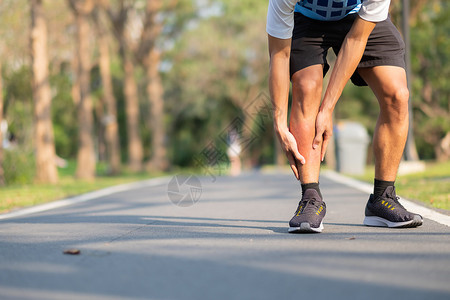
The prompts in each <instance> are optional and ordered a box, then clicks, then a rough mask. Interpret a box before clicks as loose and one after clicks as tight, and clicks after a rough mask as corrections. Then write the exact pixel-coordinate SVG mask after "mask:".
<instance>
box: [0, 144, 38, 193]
mask: <svg viewBox="0 0 450 300" xmlns="http://www.w3.org/2000/svg"><path fill="white" fill-rule="evenodd" d="M3 151H4V152H3V153H4V158H3V169H4V173H5V182H6V184H8V185H11V184H28V183H32V182H33V179H34V175H35V171H36V165H35V158H34V155H33V152H32V151H26V150H21V149H18V148H15V149H8V150H7V149H4V150H3Z"/></svg>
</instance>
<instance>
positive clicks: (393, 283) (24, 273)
mask: <svg viewBox="0 0 450 300" xmlns="http://www.w3.org/2000/svg"><path fill="white" fill-rule="evenodd" d="M194 179H195V178H194V177H193V178H191V180H190V181H188V183H190V185H191V186H187V184H185V185H183V186H181V187H180V189H179V190H178V193H177V190H176V187H175V188H174V183H176V182H174V181H172V182H171V184H168V182H169V180H170V178H169V179H167V180H166V181H164V182H162V183H161V184H159V185H156V186H155V185H153V186H140V187H136V188H134V189H131V190H126V191H122V192H117V193H113V194H110V195H106V196H103V197H100V198H97V199H94V200H91V201H87V202H82V203H76V204H73V205H70V206H66V207H61V208H57V209H53V210H49V211H46V212H41V213H36V214H31V215H27V216H22V217H15V218H10V219H6V220H1V221H0V299H396V300H398V299H408V300H412V299H427V300H429V299H450V228H449V227H447V226H445V225H442V224H439V223H437V222H435V221H432V220H429V219H425V222H424V225H423V226H421V227H418V228H410V229H388V228H372V227H365V226H363V225H362V221H363V218H364V215H363V214H364V206H365V202H366V200H367V198H368V195H367V194H365V193H363V192H360V191H358V190H356V189H353V188H350V187H348V186H345V185H343V184H341V183H337V182H335V181H332V180H331V179H328V178H326V177H323V178H321V187H322V193H323V195H324V199H325V201H326V203H327V215H326V218H325V220H324V226H325V229H324V232H323V233H321V234H288V232H287V229H288V228H287V225H288V221H289V219H290V218H291V216H292V215H293V213H294V211H295V209H296V206H297V203H298V201H299V198H300V187H299V184H298V182H297V181H296V180H295V179H294V178H293V176H292V175H291V174H287V173H285V174H284V173H274V174H261V173H251V174H245V175H242V176H240V177H237V178H231V177H218V178H216V180H214V178H212V177H201V178H199V181H198V182H197V181H195V180H194ZM179 183H181V181H180V182H179ZM183 195H186V196H187V197H186V198H185V200H193V201H194V202H195V201H198V202H196V203H195V204H194V205H192V206H189V207H181V206H177V205H175V204H173V203H172V201H175V202H177V201H178V200H180V197H181V196H183ZM171 199H172V201H171ZM182 204H192V203H189V202H182ZM67 249H78V250H80V254H78V255H69V254H63V251H64V250H67Z"/></svg>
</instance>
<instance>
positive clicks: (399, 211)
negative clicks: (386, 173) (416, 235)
mask: <svg viewBox="0 0 450 300" xmlns="http://www.w3.org/2000/svg"><path fill="white" fill-rule="evenodd" d="M398 199H399V198H398V197H397V195H396V193H395V187H393V186H389V187H387V188H386V190H385V191H384V193H383V194H382V195H381V196H380V197H378V198H376V199H375V197H374V196H373V194H372V195H370V198H369V201H367V205H366V211H365V215H366V217H365V218H364V225H367V226H379V227H417V226H420V225H422V223H423V219H422V216H420V215H418V214H413V213H410V212H409V211H407V210H406V209H405V208H404V207H403V205H401V204H400V202H398Z"/></svg>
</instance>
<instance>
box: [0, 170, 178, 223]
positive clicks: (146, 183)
mask: <svg viewBox="0 0 450 300" xmlns="http://www.w3.org/2000/svg"><path fill="white" fill-rule="evenodd" d="M169 179H170V177H167V176H166V177H159V178H152V179H147V180H143V181H137V182H131V183H125V184H121V185H116V186H112V187H107V188H104V189H101V190H97V191H93V192H89V193H86V194H82V195H78V196H74V197H69V198H66V199H62V200H56V201H53V202H49V203H45V204H40V205H36V206H32V207H29V208H23V209H19V210H16V211H13V212H8V213H5V214H0V220H6V219H11V218H16V217H22V216H26V215H31V214H35V213H39V212H44V211H47V210H51V209H55V208H60V207H65V206H69V205H72V204H76V203H81V202H87V201H91V200H94V199H98V198H100V197H104V196H109V195H111V194H115V193H120V192H125V191H129V190H132V189H136V188H143V187H154V186H159V185H163V184H167V183H168V182H169Z"/></svg>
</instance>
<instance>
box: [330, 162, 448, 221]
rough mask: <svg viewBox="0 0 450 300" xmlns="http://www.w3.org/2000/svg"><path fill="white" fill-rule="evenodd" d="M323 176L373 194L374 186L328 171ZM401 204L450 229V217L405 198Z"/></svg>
mask: <svg viewBox="0 0 450 300" xmlns="http://www.w3.org/2000/svg"><path fill="white" fill-rule="evenodd" d="M322 175H323V176H325V177H327V178H328V179H331V180H333V181H336V182H339V183H342V184H345V185H348V186H350V187H352V188H355V189H357V190H360V191H362V192H365V193H368V194H370V193H372V192H373V186H372V185H371V184H368V183H365V182H361V181H359V180H356V179H353V178H349V177H346V176H343V175H341V174H338V173H337V172H334V171H330V170H327V171H323V172H322ZM399 197H400V196H399ZM400 202H401V204H402V205H403V206H404V207H405V208H406V209H407V210H409V211H412V212H414V213H417V214H419V215H421V216H422V217H424V218H427V219H430V220H433V221H435V222H438V223H439V224H443V225H446V226H449V227H450V216H447V215H444V214H441V213H439V212H437V211H434V210H432V209H429V208H427V207H424V206H422V205H418V204H416V203H414V202H412V201H410V200H407V199H405V198H402V197H400Z"/></svg>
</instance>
